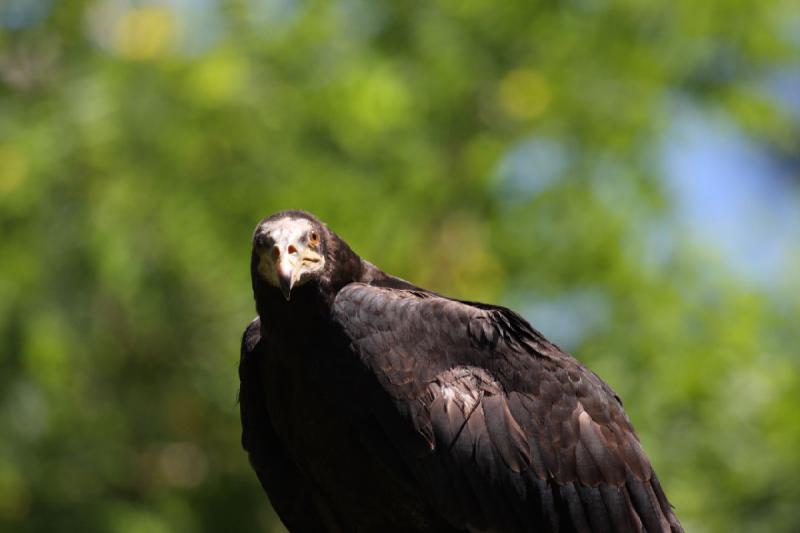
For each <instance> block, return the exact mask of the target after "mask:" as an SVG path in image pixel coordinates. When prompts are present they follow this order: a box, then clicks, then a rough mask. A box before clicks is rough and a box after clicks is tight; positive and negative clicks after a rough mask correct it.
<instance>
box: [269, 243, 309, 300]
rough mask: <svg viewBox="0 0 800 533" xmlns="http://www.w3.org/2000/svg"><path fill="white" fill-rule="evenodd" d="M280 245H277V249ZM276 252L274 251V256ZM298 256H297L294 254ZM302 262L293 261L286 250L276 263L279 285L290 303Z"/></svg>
mask: <svg viewBox="0 0 800 533" xmlns="http://www.w3.org/2000/svg"><path fill="white" fill-rule="evenodd" d="M277 247H278V245H277V244H276V245H275V248H277ZM275 255H276V252H275V251H273V256H275ZM294 255H297V254H294ZM301 264H302V261H292V257H291V255H290V254H289V253H287V252H286V250H284V251H283V253H280V255H279V257H278V260H277V261H276V262H275V274H277V278H278V285H279V286H280V289H281V292H282V293H283V297H284V298H286V301H287V302H288V301H289V299H290V298H291V297H292V288H293V287H294V284H295V283H296V282H297V274H298V272H299V271H300V265H301Z"/></svg>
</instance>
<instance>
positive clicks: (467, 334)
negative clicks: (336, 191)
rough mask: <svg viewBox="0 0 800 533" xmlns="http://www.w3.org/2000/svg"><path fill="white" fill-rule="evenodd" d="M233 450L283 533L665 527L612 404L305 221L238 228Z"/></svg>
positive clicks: (639, 455) (521, 332)
mask: <svg viewBox="0 0 800 533" xmlns="http://www.w3.org/2000/svg"><path fill="white" fill-rule="evenodd" d="M250 268H251V276H252V289H253V295H254V299H255V307H256V311H257V314H258V316H257V317H256V318H255V319H254V320H253V321H252V322H250V323H249V325H248V326H247V327H246V329H245V332H244V335H243V338H242V344H241V354H240V361H239V378H240V388H239V406H240V415H241V423H242V446H243V447H244V449H245V450H246V452H247V455H248V456H249V461H250V464H251V465H252V468H253V469H254V470H255V473H256V475H257V477H258V480H259V481H260V483H261V485H262V487H263V489H264V490H265V492H266V494H267V496H268V498H269V500H270V502H271V504H272V507H273V508H274V510H275V511H276V513H277V515H278V517H279V518H280V520H281V521H282V522H283V524H284V525H285V527H286V528H287V529H288V530H289V531H290V532H292V533H297V532H301V533H302V532H390V533H391V532H395V531H396V532H472V533H476V532H510V533H516V532H573V531H577V532H631V531H643V532H645V531H646V532H672V533H675V532H681V531H683V530H682V527H681V524H680V521H679V520H678V518H677V516H676V515H675V512H674V509H673V507H672V506H671V504H670V503H669V501H668V500H667V497H666V495H665V493H664V490H663V489H662V487H661V485H660V483H659V481H658V478H657V477H656V474H655V472H654V470H653V467H652V465H651V463H650V461H649V460H648V458H647V456H646V454H645V452H644V451H643V449H642V446H641V443H640V441H639V439H638V437H637V435H636V433H635V432H634V429H633V427H632V425H631V422H630V420H629V418H628V416H627V415H626V414H625V411H624V410H623V406H622V401H621V400H620V398H619V396H617V394H615V393H614V391H613V390H612V389H611V388H610V387H609V386H608V385H607V384H606V383H605V382H604V381H602V380H601V379H600V378H599V377H598V376H597V375H596V374H594V373H593V372H592V371H590V370H589V369H587V368H586V367H585V366H583V365H582V364H581V363H580V362H578V360H576V359H575V358H573V357H572V356H571V355H570V354H568V353H567V352H565V351H564V350H562V349H561V348H559V347H558V346H557V345H556V344H554V343H552V342H550V341H549V340H547V339H546V338H545V337H544V336H543V335H542V334H541V333H540V332H539V331H537V330H536V329H534V328H533V327H532V326H531V325H530V324H529V323H528V322H527V321H526V320H525V319H524V318H523V317H522V316H520V315H519V314H517V313H516V312H514V311H512V310H510V309H507V308H505V307H502V306H499V305H490V304H485V303H479V302H472V301H466V300H459V299H456V298H450V297H447V296H443V295H441V294H438V293H437V292H434V291H431V290H427V289H424V288H421V287H418V286H416V285H414V284H412V283H410V282H408V281H405V280H403V279H401V278H399V277H396V276H392V275H390V274H387V273H385V272H383V271H382V270H380V269H379V268H378V267H376V266H375V265H373V264H372V263H370V262H368V261H366V260H364V259H362V258H361V257H359V256H358V255H357V254H356V253H355V252H354V251H353V250H352V249H351V248H350V246H348V244H347V243H346V242H345V241H344V240H342V239H341V238H340V237H339V236H338V235H337V234H336V233H335V232H334V231H332V230H331V229H329V228H328V226H327V225H326V224H324V223H323V222H322V221H320V220H319V219H318V218H317V217H315V216H314V215H312V214H310V213H308V212H305V211H299V210H289V211H282V212H279V213H276V214H273V215H271V216H269V217H267V218H265V219H263V220H261V221H260V222H259V223H258V225H257V226H256V229H255V231H254V233H253V238H252V254H251V264H250Z"/></svg>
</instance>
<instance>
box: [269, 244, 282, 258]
mask: <svg viewBox="0 0 800 533" xmlns="http://www.w3.org/2000/svg"><path fill="white" fill-rule="evenodd" d="M271 253H272V259H274V260H276V261H277V260H278V257H280V255H281V250H280V248H278V245H277V244H276V245H275V246H273V247H272V252H271Z"/></svg>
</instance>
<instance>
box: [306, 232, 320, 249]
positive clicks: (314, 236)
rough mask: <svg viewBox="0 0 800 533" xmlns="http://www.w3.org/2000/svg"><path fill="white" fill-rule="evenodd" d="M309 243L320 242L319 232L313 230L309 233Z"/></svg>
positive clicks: (314, 244) (313, 244)
mask: <svg viewBox="0 0 800 533" xmlns="http://www.w3.org/2000/svg"><path fill="white" fill-rule="evenodd" d="M308 244H310V245H312V246H316V245H318V244H319V234H318V233H317V232H316V231H312V232H311V233H309V234H308Z"/></svg>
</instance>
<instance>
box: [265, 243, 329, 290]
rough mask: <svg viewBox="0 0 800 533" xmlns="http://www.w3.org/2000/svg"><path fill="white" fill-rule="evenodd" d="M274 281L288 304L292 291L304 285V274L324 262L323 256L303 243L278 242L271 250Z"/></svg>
mask: <svg viewBox="0 0 800 533" xmlns="http://www.w3.org/2000/svg"><path fill="white" fill-rule="evenodd" d="M270 255H271V256H272V265H273V268H274V269H275V270H274V279H275V281H277V283H276V285H277V286H278V288H280V290H281V293H283V297H284V298H286V301H287V302H288V301H289V300H290V299H291V297H292V289H293V288H294V287H295V286H296V285H301V284H302V283H303V274H304V273H309V272H310V271H312V270H313V267H311V268H312V270H309V268H310V266H311V265H317V264H319V263H320V262H321V261H322V256H321V255H320V254H318V253H317V252H316V251H314V250H312V249H311V247H309V246H306V245H305V244H303V243H302V242H292V241H290V242H278V243H276V244H275V245H273V247H272V249H271V250H270Z"/></svg>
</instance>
